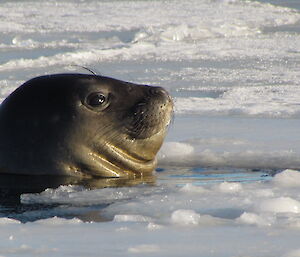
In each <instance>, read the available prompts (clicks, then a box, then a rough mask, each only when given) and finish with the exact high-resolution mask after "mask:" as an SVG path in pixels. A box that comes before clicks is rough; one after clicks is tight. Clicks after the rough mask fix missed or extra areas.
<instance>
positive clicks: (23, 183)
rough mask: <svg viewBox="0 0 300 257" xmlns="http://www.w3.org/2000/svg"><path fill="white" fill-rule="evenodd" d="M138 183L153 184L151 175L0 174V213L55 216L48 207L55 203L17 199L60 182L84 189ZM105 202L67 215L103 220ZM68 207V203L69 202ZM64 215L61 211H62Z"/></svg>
mask: <svg viewBox="0 0 300 257" xmlns="http://www.w3.org/2000/svg"><path fill="white" fill-rule="evenodd" d="M138 184H147V185H154V184H155V177H154V176H152V175H151V176H146V177H143V178H136V179H126V178H89V179H81V178H76V177H69V176H26V175H10V174H1V175H0V217H12V218H16V219H19V220H20V221H22V222H26V221H33V220H37V219H40V218H49V217H53V216H56V215H57V213H55V212H54V213H55V214H53V213H52V212H51V210H53V209H54V208H57V207H59V204H49V205H45V204H23V203H21V201H20V196H21V194H26V193H40V192H42V191H44V190H45V189H47V188H57V187H59V186H61V185H79V186H83V187H85V188H87V189H101V188H107V187H127V186H134V185H138ZM105 206H107V204H106V205H103V206H97V208H96V210H90V209H89V210H86V211H84V212H82V213H74V214H72V213H69V214H68V217H69V218H73V217H78V218H80V219H82V220H84V221H104V220H105V219H103V218H102V217H101V216H100V214H99V209H100V210H101V209H102V208H104V207H105ZM69 207H71V205H70V206H69ZM33 211H36V212H39V211H43V214H41V215H37V216H36V217H34V218H32V217H31V218H28V217H27V216H26V212H33ZM62 216H63V217H66V216H65V215H62Z"/></svg>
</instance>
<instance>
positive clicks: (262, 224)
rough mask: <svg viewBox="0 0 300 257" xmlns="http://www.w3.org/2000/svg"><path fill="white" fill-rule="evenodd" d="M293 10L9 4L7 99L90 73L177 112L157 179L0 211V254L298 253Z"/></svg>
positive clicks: (214, 1) (2, 81) (68, 0)
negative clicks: (164, 93)
mask: <svg viewBox="0 0 300 257" xmlns="http://www.w3.org/2000/svg"><path fill="white" fill-rule="evenodd" d="M279 2H283V3H282V4H284V5H285V7H283V6H277V5H275V3H279ZM290 7H294V8H297V9H292V8H290ZM299 10H300V6H299V3H296V2H295V1H293V0H286V1H276V0H261V2H257V1H243V0H201V1H200V0H199V1H198V0H188V1H177V0H174V1H160V0H158V1H129V0H122V1H119V0H118V1H94V0H63V1H59V2H58V1H41V0H37V1H27V0H26V1H25V0H22V1H2V2H1V3H0V17H1V23H0V100H3V99H4V98H5V97H6V96H7V95H8V94H9V93H10V92H12V91H13V90H14V89H15V88H17V87H18V86H19V85H21V84H22V83H23V82H24V81H26V80H27V79H29V78H32V77H34V76H38V75H43V74H49V73H61V72H86V70H84V69H82V68H80V67H78V65H79V66H80V65H82V66H86V67H88V68H91V69H92V70H94V71H95V72H97V73H99V74H103V75H107V76H111V77H115V78H118V79H123V80H126V81H132V82H136V83H143V84H151V85H156V86H163V87H165V88H166V89H167V90H168V91H169V92H170V93H171V95H172V96H173V98H174V102H175V111H174V120H173V122H172V124H171V126H170V128H169V131H168V135H167V138H166V141H165V143H164V145H163V147H162V149H161V151H160V152H159V155H158V169H157V171H156V172H155V174H154V176H155V177H156V182H155V183H150V184H149V183H147V181H144V183H141V184H140V185H136V186H131V187H130V186H124V187H109V186H108V185H107V187H104V188H97V187H93V188H92V189H91V188H86V187H84V186H80V185H61V186H59V187H58V188H48V189H45V190H44V191H42V192H39V193H28V192H27V193H24V194H22V195H21V197H20V199H21V203H10V204H8V205H7V204H4V203H1V204H0V257H2V256H5V257H9V256H30V257H31V256H45V257H47V256H72V257H73V256H107V257H116V256H122V257H123V256H141V255H143V256H164V257H168V256H172V257H174V256H175V257H176V256H180V257H181V256H191V257H193V256H203V257H209V256H220V257H237V256H251V257H267V256H272V257H273V256H279V257H296V256H300V249H299V236H300V214H299V212H300V195H299V186H300V137H299V127H300V120H299V118H300V105H299V100H300V99H299V95H300V89H299V82H300V76H299V64H300V60H299V49H300V38H299V35H300V34H299V32H300V29H299V20H300V14H299ZM76 65H77V66H76ZM102 184H103V183H102Z"/></svg>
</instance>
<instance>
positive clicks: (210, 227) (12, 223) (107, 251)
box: [0, 170, 300, 256]
mask: <svg viewBox="0 0 300 257" xmlns="http://www.w3.org/2000/svg"><path fill="white" fill-rule="evenodd" d="M296 176H299V171H296V170H294V171H292V170H285V171H283V172H282V173H279V174H277V175H275V177H274V179H273V180H271V181H269V182H253V183H249V184H248V183H246V184H241V183H239V182H234V183H230V182H223V183H214V184H210V185H209V184H206V185H203V186H201V187H199V186H195V185H193V182H192V183H189V184H185V185H184V186H176V185H175V186H171V185H169V183H168V182H166V183H161V184H160V185H157V186H139V187H135V188H127V187H125V188H110V189H95V190H87V189H85V190H83V189H82V188H79V187H75V188H74V187H71V186H70V187H69V190H67V188H68V187H59V188H58V189H56V190H46V191H45V192H43V193H41V194H27V195H23V196H22V201H23V202H24V203H27V204H29V203H30V204H34V203H36V204H37V203H45V202H47V203H49V202H52V203H65V204H66V202H67V199H72V198H73V197H74V194H75V193H76V198H78V200H77V201H76V202H72V201H70V203H71V204H66V205H65V207H64V208H61V210H60V211H59V212H57V213H56V214H57V215H62V212H65V213H66V214H67V213H68V211H69V210H68V208H70V205H71V206H72V205H73V206H75V205H76V206H90V204H91V203H96V202H98V203H101V202H107V201H111V196H112V194H114V195H122V197H119V198H118V197H116V199H115V200H114V202H113V203H111V204H110V205H108V206H107V207H104V208H98V209H97V208H95V209H94V211H93V214H92V215H93V216H94V217H96V216H99V217H100V216H103V217H106V218H107V220H108V221H107V222H102V223H97V222H83V221H82V220H80V219H78V218H71V219H66V218H58V217H55V210H54V212H53V215H54V217H51V218H46V219H40V220H37V221H35V222H28V223H26V224H22V223H20V222H18V221H17V220H15V219H13V218H11V219H8V218H0V226H1V232H0V238H1V240H0V253H1V254H2V255H4V256H15V255H18V254H20V255H21V254H22V256H32V255H43V256H53V254H55V255H64V256H73V255H75V256H88V255H91V256H97V254H99V253H100V252H101V255H102V254H103V255H105V256H132V255H134V254H147V255H148V254H149V255H153V256H182V255H184V254H189V256H298V255H297V253H298V252H299V251H298V249H299V241H298V239H299V236H300V216H299V210H300V209H299V207H300V197H299V193H298V192H299V190H298V188H295V185H294V184H289V183H290V180H291V178H293V177H296ZM278 178H281V181H282V184H278V183H277V182H276V180H277V179H278ZM68 206H69V207H68ZM85 215H86V216H89V215H91V212H90V211H89V210H88V209H86V210H85ZM81 217H84V215H83V216H81ZM237 242H238V247H237Z"/></svg>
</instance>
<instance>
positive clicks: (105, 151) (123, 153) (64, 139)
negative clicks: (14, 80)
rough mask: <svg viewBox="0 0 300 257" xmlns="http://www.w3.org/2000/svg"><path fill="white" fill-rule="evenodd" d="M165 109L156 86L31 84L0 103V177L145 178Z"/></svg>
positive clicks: (168, 112) (102, 81)
mask: <svg viewBox="0 0 300 257" xmlns="http://www.w3.org/2000/svg"><path fill="white" fill-rule="evenodd" d="M172 110H173V102H172V99H171V97H170V96H169V94H168V93H167V92H166V91H165V90H164V89H163V88H161V87H152V86H146V85H137V84H133V83H129V82H124V81H120V80H116V79H113V78H109V77H103V76H96V75H86V74H56V75H47V76H42V77H37V78H34V79H31V80H29V81H28V82H26V83H24V84H23V85H22V86H20V87H19V88H17V89H16V90H15V91H14V92H13V93H12V94H11V95H9V96H8V97H7V98H6V99H5V100H4V102H3V103H2V104H1V107H0V172H2V173H10V174H30V175H72V176H80V177H89V176H100V177H140V176H143V175H144V174H151V172H152V171H153V169H154V168H155V166H156V158H155V157H156V154H157V152H158V150H159V149H160V147H161V145H162V142H163V139H164V137H165V134H166V129H167V126H168V124H169V123H170V120H171V116H172Z"/></svg>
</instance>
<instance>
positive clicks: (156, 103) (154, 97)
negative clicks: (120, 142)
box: [124, 87, 173, 139]
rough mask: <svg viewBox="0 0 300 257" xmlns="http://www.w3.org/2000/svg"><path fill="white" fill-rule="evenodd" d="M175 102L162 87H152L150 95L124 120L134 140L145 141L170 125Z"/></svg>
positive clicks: (137, 104)
mask: <svg viewBox="0 0 300 257" xmlns="http://www.w3.org/2000/svg"><path fill="white" fill-rule="evenodd" d="M172 111H173V101H172V98H171V97H170V95H169V94H168V93H167V91H166V90H165V89H163V88H161V87H151V88H150V89H149V94H148V95H147V96H146V97H145V98H144V99H143V100H142V101H140V102H138V103H136V104H135V105H134V106H133V107H132V108H131V109H130V110H129V112H128V114H127V116H126V117H125V119H124V127H125V129H126V131H127V134H128V136H129V137H130V138H132V139H145V138H150V137H151V136H153V135H155V134H157V133H160V132H161V131H163V130H165V129H166V127H167V126H168V125H169V123H170V121H171V117H172V113H173V112H172Z"/></svg>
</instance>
